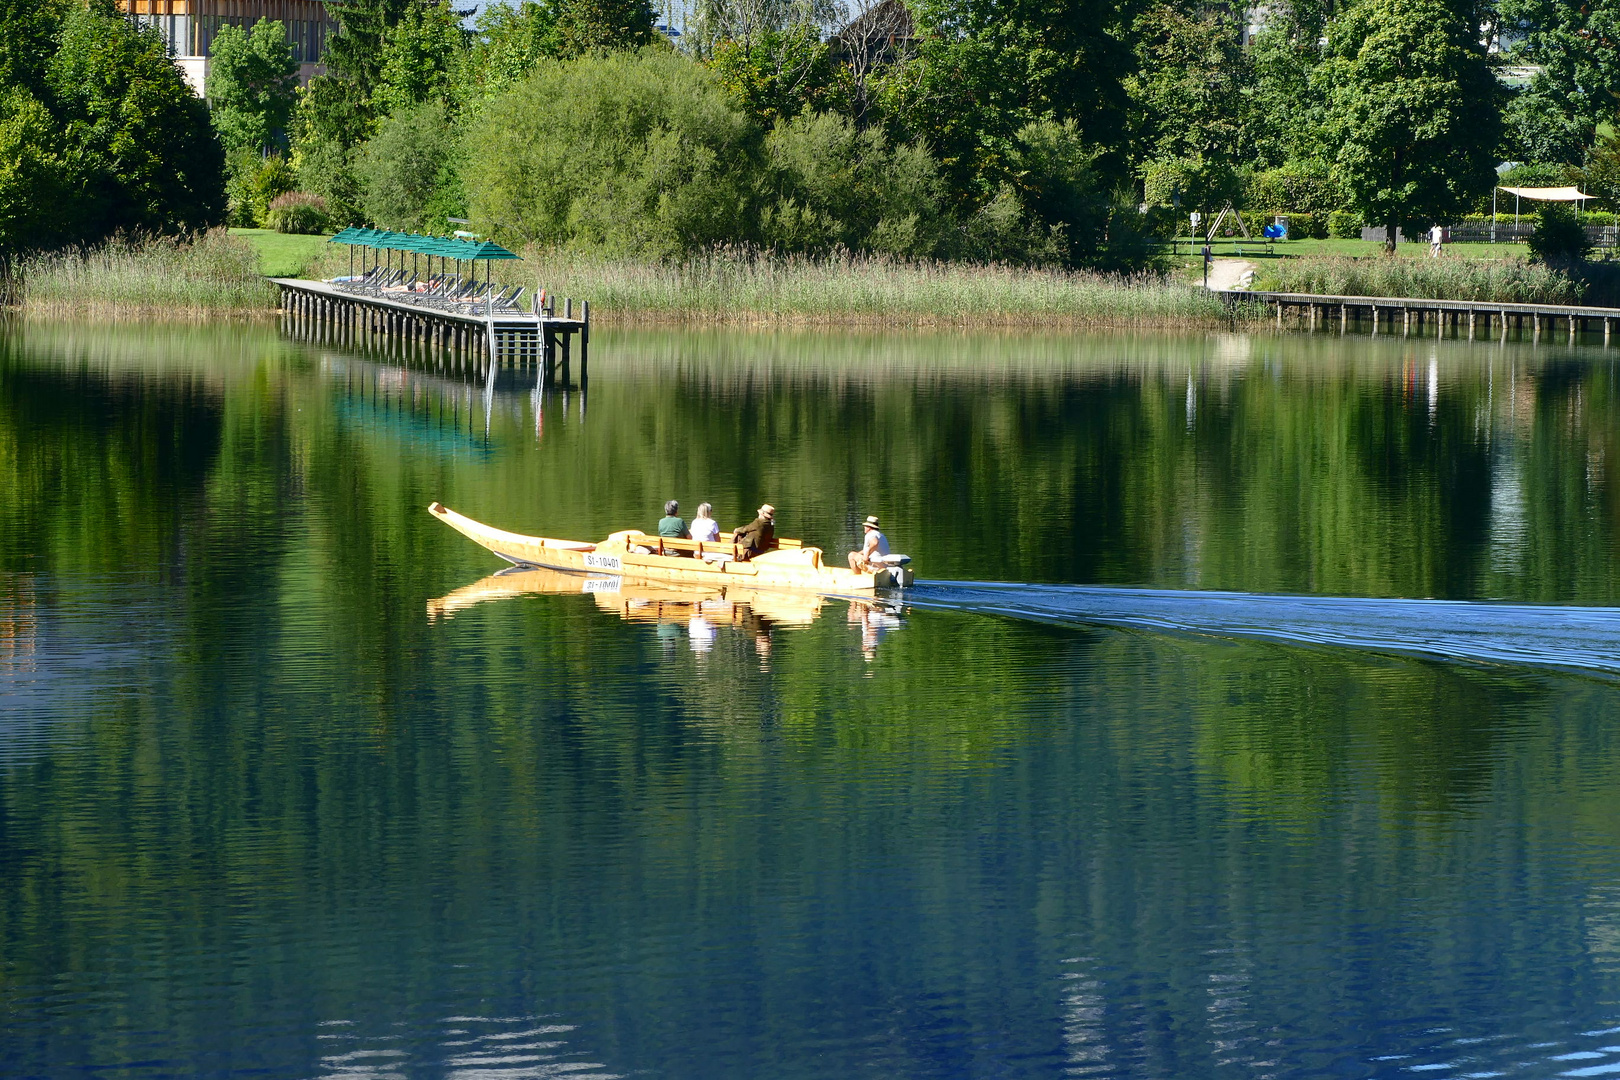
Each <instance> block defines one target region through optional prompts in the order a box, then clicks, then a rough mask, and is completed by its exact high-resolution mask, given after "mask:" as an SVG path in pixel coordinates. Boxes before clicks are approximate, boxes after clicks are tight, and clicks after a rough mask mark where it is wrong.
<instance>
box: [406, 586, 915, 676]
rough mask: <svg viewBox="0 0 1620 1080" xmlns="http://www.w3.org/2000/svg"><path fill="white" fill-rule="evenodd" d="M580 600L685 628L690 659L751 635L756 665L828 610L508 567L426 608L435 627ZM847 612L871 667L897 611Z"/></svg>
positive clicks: (883, 605) (780, 597)
mask: <svg viewBox="0 0 1620 1080" xmlns="http://www.w3.org/2000/svg"><path fill="white" fill-rule="evenodd" d="M581 593H584V594H588V595H590V596H591V597H592V598H593V599H594V600H595V601H596V606H597V607H599V608H601V609H602V610H603V611H607V612H612V613H613V614H615V615H617V616H619V618H621V619H623V620H625V621H626V622H640V623H653V624H656V625H658V626H659V627H660V629H661V630H662V628H664V627H669V628H671V629H672V630H673V629H677V628H679V627H682V626H684V627H685V628H686V631H687V642H688V644H689V646H690V647H691V649H692V651H693V652H695V653H700V654H701V653H706V652H708V651H709V650H710V649H712V648H713V647H714V643H715V640H716V638H717V637H718V635H719V632H720V630H721V629H722V628H726V627H730V628H734V629H736V630H738V631H741V632H742V633H745V634H748V635H750V636H751V637H752V638H753V640H754V648H755V649H756V651H758V652H759V654H760V656H761V657H765V656H769V654H770V650H771V634H772V632H773V631H774V630H776V629H777V628H778V627H783V628H797V627H805V626H809V625H810V624H811V623H813V622H815V621H816V619H817V618H819V617H820V616H821V613H822V610H823V608H825V607H826V606H827V604H828V603H830V601H829V600H828V599H827V598H826V597H824V596H819V595H817V594H815V593H801V592H792V591H788V590H772V589H745V588H738V587H736V586H729V585H728V586H708V585H682V584H676V583H670V582H650V581H628V580H626V579H624V578H621V577H612V576H602V575H594V574H593V575H585V574H570V573H566V572H564V571H561V570H545V569H522V568H517V567H513V568H511V569H508V570H502V571H500V572H499V573H495V574H491V575H490V576H489V577H487V578H484V579H483V580H481V581H475V582H473V583H472V584H471V585H463V586H462V587H461V588H459V589H456V590H454V591H453V592H450V593H446V594H445V595H444V596H441V597H437V598H436V599H433V600H429V601H428V603H427V616H428V620H429V621H430V622H433V621H437V620H439V619H450V618H454V617H455V616H456V615H457V614H458V613H459V612H462V611H466V610H467V609H468V608H471V607H474V606H476V605H478V604H483V603H488V602H490V601H494V600H507V599H511V598H513V597H518V596H533V595H577V594H581ZM848 604H849V612H848V620H849V622H850V624H851V625H852V626H854V627H856V628H857V629H858V631H859V633H860V636H861V652H862V654H863V655H864V656H865V657H866V659H867V660H871V659H872V658H873V657H874V655H875V654H876V651H877V647H878V644H879V643H880V642H881V641H882V639H883V636H884V635H885V634H887V633H888V632H889V631H890V630H892V629H894V628H895V627H897V626H899V625H901V617H900V616H901V609H900V607H899V606H898V605H897V604H893V603H889V602H885V601H882V600H875V599H874V600H850V601H848Z"/></svg>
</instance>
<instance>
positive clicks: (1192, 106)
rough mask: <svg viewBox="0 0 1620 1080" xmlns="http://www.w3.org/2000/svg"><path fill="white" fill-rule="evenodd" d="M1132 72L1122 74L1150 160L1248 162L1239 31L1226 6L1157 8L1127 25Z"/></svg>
mask: <svg viewBox="0 0 1620 1080" xmlns="http://www.w3.org/2000/svg"><path fill="white" fill-rule="evenodd" d="M1133 29H1134V31H1135V36H1136V42H1137V44H1136V58H1137V63H1138V68H1137V70H1136V71H1135V72H1134V73H1133V74H1131V75H1129V76H1127V77H1126V79H1125V90H1126V92H1127V93H1128V94H1129V95H1130V98H1131V103H1132V105H1134V106H1135V108H1134V109H1133V110H1132V117H1133V121H1134V122H1133V129H1134V132H1133V133H1134V136H1135V141H1136V142H1137V144H1138V145H1139V146H1141V147H1142V148H1143V150H1144V152H1145V154H1146V156H1148V157H1151V158H1180V159H1190V160H1202V161H1209V162H1219V163H1225V164H1231V163H1232V162H1235V161H1239V160H1249V159H1250V158H1252V156H1253V149H1252V147H1251V146H1250V145H1249V138H1248V130H1247V121H1248V116H1247V113H1248V102H1247V99H1246V97H1245V93H1244V92H1245V90H1246V89H1247V88H1248V87H1249V85H1250V82H1251V77H1252V76H1251V72H1250V69H1249V63H1248V57H1247V56H1246V55H1245V53H1244V51H1243V47H1242V43H1241V33H1242V27H1241V26H1240V25H1239V24H1238V21H1237V17H1236V16H1235V15H1234V14H1233V13H1232V11H1231V10H1229V9H1226V8H1198V9H1196V10H1193V11H1184V10H1182V9H1180V8H1179V7H1177V6H1174V5H1172V4H1158V5H1156V6H1154V7H1153V8H1150V9H1149V10H1148V11H1146V12H1144V13H1143V14H1142V15H1141V16H1140V17H1139V18H1138V19H1137V20H1136V23H1135V25H1134V27H1133Z"/></svg>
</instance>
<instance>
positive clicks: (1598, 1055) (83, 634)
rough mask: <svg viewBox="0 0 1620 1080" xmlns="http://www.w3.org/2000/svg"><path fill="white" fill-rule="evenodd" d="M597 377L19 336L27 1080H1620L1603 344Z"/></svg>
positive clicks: (626, 370)
mask: <svg viewBox="0 0 1620 1080" xmlns="http://www.w3.org/2000/svg"><path fill="white" fill-rule="evenodd" d="M592 351H593V354H594V355H593V356H592V366H591V370H590V381H589V386H588V389H586V390H584V391H582V390H581V388H580V387H578V386H577V385H576V386H573V387H569V388H563V387H559V386H555V385H554V386H550V387H546V388H544V389H537V387H536V386H535V380H534V373H533V372H526V373H525V372H518V373H512V372H508V373H504V374H503V375H502V376H501V378H500V379H498V380H497V381H496V382H495V383H494V384H493V385H489V384H486V383H485V382H483V381H481V380H478V379H476V378H473V377H471V376H465V377H464V376H462V375H461V374H459V373H457V372H456V371H455V370H453V369H445V370H441V369H439V368H438V367H437V366H436V365H435V364H434V363H433V362H432V361H429V362H427V363H425V364H424V363H420V362H418V363H416V364H414V365H413V366H401V365H399V364H397V363H393V362H390V361H389V360H388V359H387V358H385V357H381V356H377V355H367V354H363V353H360V352H354V351H345V350H341V349H336V348H332V347H327V346H317V345H310V344H300V343H298V342H296V341H291V340H288V339H286V338H283V337H282V336H280V335H279V334H278V333H276V332H275V331H274V330H273V329H265V328H235V329H228V330H209V329H202V328H197V329H191V328H151V327H126V328H117V329H91V328H73V327H61V326H50V325H29V326H26V327H23V328H15V327H14V328H13V329H12V331H11V332H10V336H9V337H8V338H6V339H5V340H4V344H3V346H0V479H3V481H4V488H3V490H4V491H5V492H6V494H7V501H8V513H7V515H6V520H7V525H6V526H5V527H4V528H3V529H0V1075H3V1076H6V1077H12V1076H17V1077H36V1076H37V1077H74V1076H84V1077H88V1076H96V1077H142V1078H147V1077H159V1076H214V1075H230V1074H241V1075H252V1076H265V1077H275V1078H281V1077H287V1078H319V1077H466V1078H496V1077H500V1078H514V1080H515V1078H523V1077H556V1076H577V1077H593V1078H605V1077H610V1076H611V1077H630V1076H659V1077H693V1078H699V1077H746V1078H753V1077H806V1078H810V1077H815V1078H819V1077H842V1076H853V1075H868V1076H885V1077H886V1076H905V1077H913V1076H915V1077H959V1076H974V1077H979V1076H985V1077H1021V1076H1032V1077H1033V1076H1051V1077H1063V1076H1076V1077H1132V1078H1135V1077H1140V1078H1164V1077H1193V1076H1214V1077H1239V1076H1243V1077H1323V1076H1333V1077H1418V1076H1441V1077H1444V1076H1453V1077H1460V1076H1498V1075H1499V1076H1513V1077H1552V1076H1569V1077H1587V1076H1598V1077H1601V1076H1607V1075H1615V1076H1617V1077H1620V805H1617V796H1616V794H1615V791H1616V783H1615V777H1616V775H1617V766H1620V728H1617V725H1620V709H1617V705H1620V683H1617V676H1620V632H1617V631H1620V546H1617V539H1620V481H1617V480H1615V479H1611V477H1610V466H1609V462H1610V461H1611V459H1613V456H1614V454H1615V452H1616V451H1617V450H1620V445H1617V443H1620V398H1617V397H1616V395H1615V393H1614V391H1615V388H1616V387H1617V385H1620V383H1617V381H1616V367H1615V365H1616V356H1617V353H1610V352H1605V351H1603V350H1602V349H1599V348H1590V347H1589V348H1584V349H1571V348H1568V347H1563V346H1555V345H1541V346H1535V347H1532V346H1531V345H1528V344H1517V343H1510V344H1507V345H1502V344H1499V343H1491V344H1479V345H1469V344H1467V343H1458V342H1435V341H1433V340H1413V341H1408V342H1402V341H1399V340H1396V341H1387V340H1386V341H1377V342H1374V341H1370V340H1368V339H1365V338H1354V337H1352V338H1346V339H1340V338H1338V337H1336V336H1334V337H1327V336H1321V337H1317V338H1309V337H1305V336H1294V337H1284V338H1275V337H1265V336H1262V337H1256V338H1252V339H1251V338H1246V337H1234V336H1218V337H1180V338H1177V337H1163V338H1159V337H1150V336H1142V335H1135V336H1126V337H1097V338H1062V337H1014V336H1008V337H993V336H989V337H971V336H957V335H911V336H892V337H884V336H873V337H839V336H831V335H819V334H810V333H805V334H783V335H766V334H754V333H749V332H745V331H732V332H727V333H724V334H712V335H710V334H698V333H677V332H637V333H628V332H619V333H609V332H602V331H598V333H597V335H596V340H595V341H594V342H593V345H592ZM576 378H577V372H576ZM670 497H676V498H679V499H681V500H682V502H683V505H684V506H685V507H686V508H687V509H688V510H690V509H691V508H693V507H694V506H695V505H696V503H697V502H699V501H701V500H708V501H711V502H713V503H714V504H715V506H716V508H717V510H718V511H719V515H720V517H721V520H722V524H723V525H726V526H730V525H733V524H736V523H738V522H739V520H741V518H742V517H743V515H744V514H745V512H746V511H748V510H751V509H752V508H753V507H754V506H757V505H758V504H759V503H760V502H761V501H766V500H768V501H770V502H772V503H774V504H775V505H776V506H778V507H779V508H780V511H781V522H782V528H783V531H784V532H786V533H788V534H790V535H802V536H804V537H806V538H807V539H808V540H810V541H812V542H816V543H820V544H822V545H823V546H824V547H825V548H826V549H827V550H828V551H829V553H830V554H831V555H832V557H834V558H841V556H842V552H843V551H844V550H846V549H847V548H848V547H849V546H851V545H852V544H853V543H854V542H855V539H856V533H857V531H858V530H857V524H858V522H859V521H860V519H861V518H862V517H863V516H864V515H865V514H868V513H878V514H881V515H882V516H883V517H884V518H885V521H886V524H887V526H888V532H889V535H890V537H891V539H892V540H893V542H894V544H895V546H896V548H897V549H902V550H905V551H908V552H909V553H910V554H912V555H913V556H914V557H915V559H916V565H917V568H918V570H919V573H920V575H921V577H922V578H923V579H924V583H923V584H922V585H920V586H919V587H918V588H917V589H915V590H913V591H912V592H911V593H910V595H909V596H907V597H904V598H899V597H891V598H886V599H885V600H884V601H883V602H881V603H877V604H861V603H850V602H846V601H844V600H840V599H827V600H815V599H813V598H804V597H788V598H783V597H781V596H774V597H773V596H770V595H767V594H759V595H745V594H733V595H725V596H722V595H718V594H714V595H706V594H691V595H688V594H679V593H671V592H670V591H668V590H662V591H660V590H650V589H646V588H644V587H637V586H636V585H635V584H634V583H632V582H619V581H615V580H613V579H590V580H585V579H567V578H561V577H559V576H558V575H545V574H532V573H531V574H504V575H500V576H491V575H493V574H494V572H495V571H497V570H498V569H500V567H499V564H498V563H497V562H496V561H495V560H494V559H493V558H492V557H491V556H489V555H488V554H487V553H485V552H483V551H482V550H480V549H478V548H476V547H474V546H473V545H471V544H469V543H468V542H467V541H466V540H464V539H463V538H461V537H460V536H459V535H457V534H455V533H453V532H451V531H450V530H448V529H446V528H444V527H443V526H442V525H440V524H438V523H437V522H435V521H434V520H432V519H431V518H430V517H429V516H428V515H427V514H426V513H425V511H424V508H425V506H426V505H427V503H428V502H430V501H432V500H434V499H438V500H441V501H443V502H445V503H446V504H448V505H450V506H451V507H453V508H455V509H457V510H460V511H462V512H464V513H467V514H469V515H471V516H473V517H476V518H480V519H483V520H487V521H490V522H492V523H495V524H499V525H503V526H506V527H509V528H513V529H518V530H521V531H534V532H543V533H547V534H551V535H561V536H576V537H596V536H600V535H602V534H605V533H606V532H607V531H609V530H610V529H614V528H620V527H624V526H625V525H628V524H640V525H642V526H644V527H646V526H650V525H651V524H652V522H653V521H654V520H655V519H656V517H657V516H658V514H659V512H660V508H661V505H662V503H663V501H664V499H666V498H670ZM997 583H1004V584H997Z"/></svg>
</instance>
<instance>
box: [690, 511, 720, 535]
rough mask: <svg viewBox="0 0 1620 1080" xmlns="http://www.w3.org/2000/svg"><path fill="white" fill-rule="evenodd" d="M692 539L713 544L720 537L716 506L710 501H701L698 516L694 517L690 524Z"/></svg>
mask: <svg viewBox="0 0 1620 1080" xmlns="http://www.w3.org/2000/svg"><path fill="white" fill-rule="evenodd" d="M690 528H691V530H692V539H694V540H701V541H703V542H704V543H706V544H712V543H714V542H715V541H717V540H719V539H720V523H719V522H718V521H716V520H714V507H712V506H710V505H709V504H708V503H699V504H698V508H697V517H695V518H693V519H692V524H691V526H690Z"/></svg>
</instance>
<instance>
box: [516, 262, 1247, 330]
mask: <svg viewBox="0 0 1620 1080" xmlns="http://www.w3.org/2000/svg"><path fill="white" fill-rule="evenodd" d="M519 272H522V273H525V274H528V275H532V278H531V280H533V281H535V282H538V283H540V284H542V285H544V286H545V287H546V288H547V289H549V290H550V291H551V292H552V293H553V294H554V295H557V296H575V297H585V298H588V299H589V300H590V301H591V309H592V311H593V312H594V313H600V314H602V315H604V316H607V317H609V318H626V319H659V320H680V319H693V320H697V319H701V320H705V321H718V322H788V323H827V324H841V325H842V324H865V325H963V326H973V325H977V326H1054V325H1072V326H1167V327H1196V326H1212V325H1226V324H1228V323H1229V322H1230V313H1229V312H1228V311H1227V310H1226V308H1225V307H1223V306H1222V303H1221V300H1220V298H1219V297H1216V296H1212V295H1210V294H1209V293H1206V292H1204V291H1203V290H1201V289H1197V288H1190V287H1188V286H1186V285H1183V284H1178V283H1172V282H1167V281H1165V280H1163V279H1160V278H1157V277H1140V278H1121V277H1110V276H1105V275H1100V274H1085V273H1070V272H1064V271H1057V270H1028V269H1022V268H1017V267H1009V266H983V265H964V264H951V263H917V262H894V261H889V260H881V259H861V258H828V259H806V258H770V257H764V256H758V255H753V254H742V253H734V252H726V251H719V252H713V253H709V254H705V255H700V256H697V257H694V258H690V259H686V260H684V261H681V262H678V263H652V262H642V261H636V260H629V259H611V258H602V257H599V256H582V255H578V254H573V253H561V252H545V251H530V252H529V253H528V261H527V262H526V263H525V264H524V266H523V270H522V271H519ZM514 280H515V279H514Z"/></svg>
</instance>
